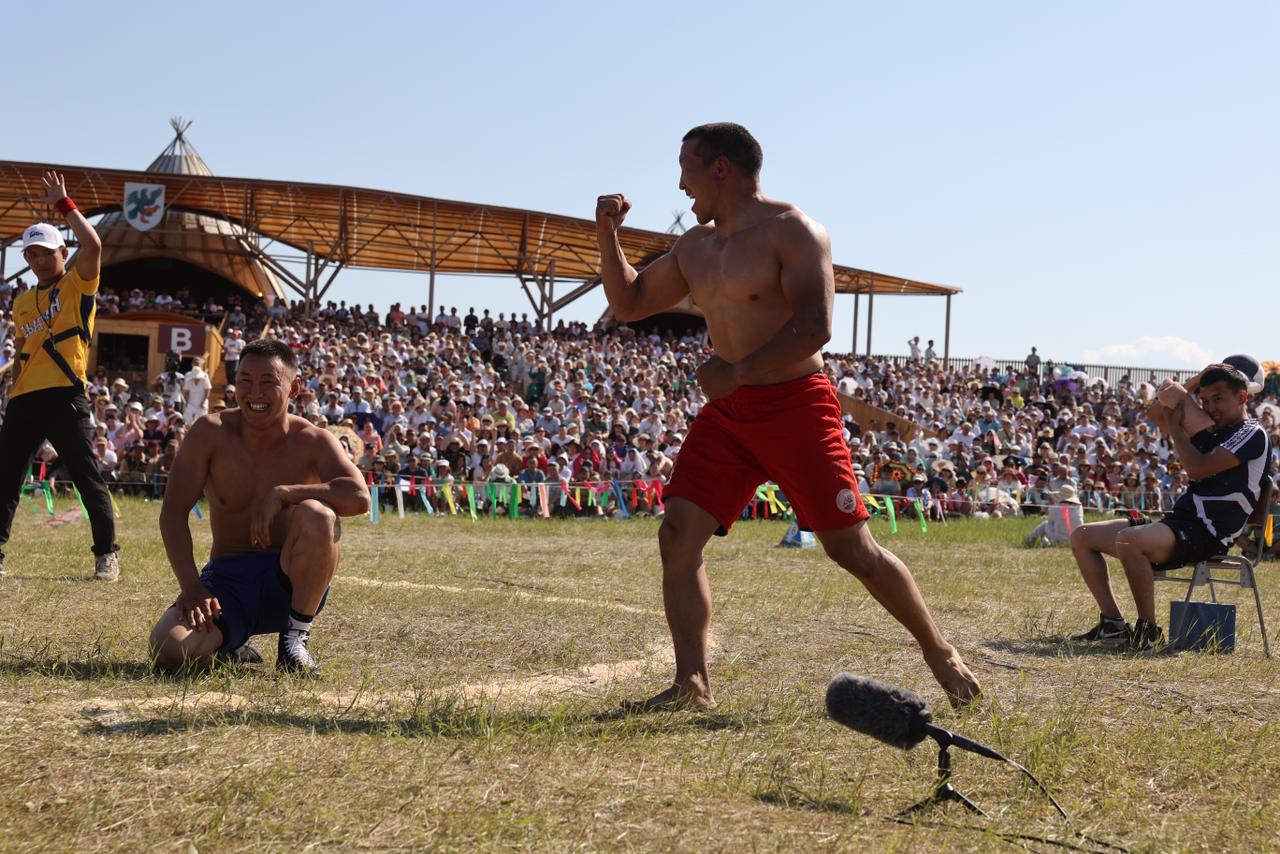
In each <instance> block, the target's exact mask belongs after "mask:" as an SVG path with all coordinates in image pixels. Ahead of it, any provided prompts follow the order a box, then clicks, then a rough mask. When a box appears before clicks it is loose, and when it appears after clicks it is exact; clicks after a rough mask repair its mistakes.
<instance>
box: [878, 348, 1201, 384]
mask: <svg viewBox="0 0 1280 854" xmlns="http://www.w3.org/2000/svg"><path fill="white" fill-rule="evenodd" d="M860 358H866V357H865V356H863V357H860ZM871 358H872V359H874V360H876V361H887V362H892V363H893V364H894V365H896V366H898V367H905V366H906V365H908V364H909V363H910V362H911V357H910V356H897V355H887V354H882V355H873V356H872V357H871ZM987 360H989V361H990V362H993V363H994V364H995V367H996V368H998V369H999V370H1000V372H1001V373H1007V372H1009V371H1025V370H1026V369H1027V365H1026V361H1025V360H1024V359H996V358H990V357H983V356H965V357H959V356H952V357H951V358H950V359H948V360H947V367H949V368H951V369H953V370H964V369H965V368H971V367H974V366H975V365H978V364H979V363H980V362H984V361H987ZM1054 365H1055V366H1057V365H1068V366H1069V367H1071V369H1072V370H1078V371H1084V372H1085V373H1086V374H1088V375H1089V376H1090V377H1101V378H1102V379H1104V380H1106V382H1107V384H1108V385H1114V384H1115V383H1116V382H1118V381H1119V380H1121V379H1122V378H1123V377H1125V376H1128V377H1129V379H1130V380H1131V381H1132V382H1133V383H1134V384H1135V385H1137V384H1138V383H1143V382H1153V381H1154V382H1156V383H1159V382H1160V381H1161V380H1165V379H1173V380H1179V381H1180V380H1185V379H1187V378H1188V377H1190V376H1192V375H1193V374H1194V373H1196V372H1195V371H1194V370H1191V369H1185V368H1184V369H1177V368H1145V367H1137V366H1133V365H1092V364H1089V363H1087V362H1074V361H1069V360H1065V359H1064V360H1058V361H1055V362H1054ZM1047 371H1048V360H1046V361H1045V362H1044V363H1043V364H1041V365H1040V374H1041V376H1042V377H1043V376H1044V375H1045V374H1046V372H1047Z"/></svg>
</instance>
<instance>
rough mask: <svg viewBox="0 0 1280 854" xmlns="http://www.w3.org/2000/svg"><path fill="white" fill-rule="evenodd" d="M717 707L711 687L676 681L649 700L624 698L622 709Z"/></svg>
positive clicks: (680, 709)
mask: <svg viewBox="0 0 1280 854" xmlns="http://www.w3.org/2000/svg"><path fill="white" fill-rule="evenodd" d="M715 707H716V698H715V697H713V696H712V695H711V689H710V688H707V687H706V686H704V685H701V684H699V683H697V682H687V683H684V684H680V683H676V684H675V685H672V686H671V687H670V688H668V689H667V690H665V691H663V692H662V693H660V694H655V695H653V696H652V697H650V698H649V699H647V700H624V701H623V702H622V711H624V712H627V713H629V714H643V713H644V712H659V711H661V712H676V711H682V710H685V709H693V710H694V711H699V712H706V711H710V710H711V709H714V708H715Z"/></svg>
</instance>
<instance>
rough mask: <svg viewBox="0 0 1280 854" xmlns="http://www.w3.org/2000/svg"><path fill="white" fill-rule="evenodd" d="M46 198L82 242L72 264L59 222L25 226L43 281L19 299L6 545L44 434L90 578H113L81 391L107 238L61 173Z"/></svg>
mask: <svg viewBox="0 0 1280 854" xmlns="http://www.w3.org/2000/svg"><path fill="white" fill-rule="evenodd" d="M41 200H42V201H43V202H45V204H50V205H53V206H54V207H55V208H56V209H57V211H58V213H60V214H61V215H62V216H63V217H65V218H66V222H67V225H68V226H70V227H71V231H72V232H73V233H74V234H75V236H76V240H77V241H78V242H79V244H80V250H79V252H77V253H76V263H75V267H74V268H72V269H70V270H68V269H67V247H66V244H65V243H64V242H63V240H62V235H61V234H59V233H58V230H57V229H56V228H54V227H53V226H52V225H49V224H48V223H43V222H40V223H36V224H35V225H33V226H31V227H30V228H28V229H26V230H25V231H24V232H23V233H22V257H23V258H24V259H25V260H26V262H27V263H28V264H30V265H31V272H32V273H34V274H35V275H36V278H37V279H38V280H39V282H38V285H37V286H36V287H34V288H32V289H31V290H29V291H27V292H26V293H24V294H21V295H20V296H18V297H17V298H16V299H15V300H14V301H13V325H14V335H15V339H16V340H15V348H16V354H17V355H16V357H15V359H14V366H13V383H12V385H11V386H10V388H9V405H8V407H7V408H6V409H5V413H4V424H3V425H2V426H0V549H3V547H4V545H5V543H7V542H8V541H9V533H10V530H11V529H12V527H13V515H14V513H15V512H16V511H17V509H18V502H19V500H20V499H21V496H22V484H23V482H24V481H25V480H26V478H27V474H28V472H29V471H30V469H31V460H32V458H33V457H34V455H35V453H36V451H37V450H39V448H40V445H41V444H43V443H44V441H45V440H46V439H48V440H49V442H50V443H52V445H53V447H54V449H55V450H56V451H57V452H58V462H59V464H61V465H62V466H63V467H65V468H66V470H67V471H68V472H69V473H70V474H71V480H72V482H73V483H75V485H76V488H77V489H79V490H80V496H81V498H82V499H83V500H84V506H85V509H86V510H87V511H88V513H89V523H90V526H91V527H92V529H93V553H94V556H95V563H94V578H97V579H99V580H100V581H116V580H117V579H119V577H120V561H119V559H118V556H117V553H118V552H119V546H117V545H116V542H115V535H116V529H115V521H114V520H113V519H112V516H111V496H110V495H108V494H107V484H106V481H104V480H103V478H102V474H101V473H100V472H99V471H98V466H97V465H96V463H95V460H94V456H93V448H92V445H91V439H92V436H93V420H92V418H91V415H90V408H89V401H88V399H87V398H86V397H85V385H86V382H87V381H86V377H85V369H86V367H87V365H88V361H89V344H90V342H91V341H92V340H93V319H94V314H95V313H96V310H97V305H96V303H95V301H94V295H95V294H96V293H97V292H98V274H99V272H100V268H101V259H102V241H101V240H99V239H98V234H97V232H95V231H94V230H93V226H91V225H89V221H88V220H87V219H85V218H84V215H83V214H81V213H80V211H78V210H77V209H76V206H75V202H73V201H71V199H70V198H69V197H68V196H67V187H66V183H65V182H64V181H63V178H62V176H61V175H59V174H58V173H56V172H46V173H45V175H44V192H43V194H42V196H41ZM3 574H4V554H3V551H0V575H3Z"/></svg>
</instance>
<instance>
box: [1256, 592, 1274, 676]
mask: <svg viewBox="0 0 1280 854" xmlns="http://www.w3.org/2000/svg"><path fill="white" fill-rule="evenodd" d="M1253 582H1254V583H1253V603H1254V604H1255V605H1257V606H1258V629H1259V630H1260V631H1261V632H1262V649H1263V651H1264V652H1265V653H1266V654H1267V658H1270V657H1271V644H1270V643H1268V642H1267V623H1266V621H1265V620H1263V619H1262V594H1260V593H1259V592H1258V580H1257V579H1256V578H1255V579H1253Z"/></svg>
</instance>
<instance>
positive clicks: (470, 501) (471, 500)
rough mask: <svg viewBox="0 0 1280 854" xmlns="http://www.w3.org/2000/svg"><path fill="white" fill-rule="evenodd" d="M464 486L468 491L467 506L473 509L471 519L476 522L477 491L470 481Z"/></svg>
mask: <svg viewBox="0 0 1280 854" xmlns="http://www.w3.org/2000/svg"><path fill="white" fill-rule="evenodd" d="M464 488H465V490H466V493H467V507H468V508H470V510H471V521H472V522H474V521H476V491H475V488H474V487H472V486H471V484H469V483H468V484H466V486H465V487H464Z"/></svg>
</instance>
